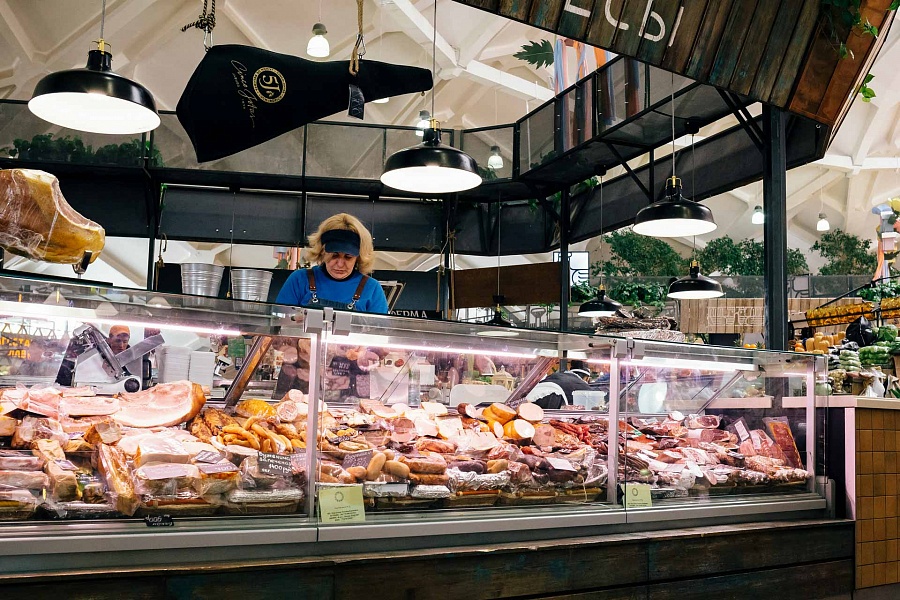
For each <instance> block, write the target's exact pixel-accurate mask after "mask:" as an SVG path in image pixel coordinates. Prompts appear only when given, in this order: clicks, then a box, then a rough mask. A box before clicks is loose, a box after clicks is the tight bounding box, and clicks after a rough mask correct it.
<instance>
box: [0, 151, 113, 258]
mask: <svg viewBox="0 0 900 600" xmlns="http://www.w3.org/2000/svg"><path fill="white" fill-rule="evenodd" d="M105 242H106V234H105V232H104V230H103V227H101V226H100V225H99V224H97V223H94V222H93V221H91V220H89V219H86V218H84V216H82V215H81V214H79V213H78V212H77V211H76V210H75V209H73V208H72V207H71V206H69V203H68V202H66V199H65V198H64V197H63V195H62V192H61V191H60V189H59V180H57V179H56V177H54V176H53V175H51V174H50V173H45V172H44V171H35V170H31V169H8V170H0V246H2V247H3V248H4V249H6V250H7V251H8V252H10V253H12V254H17V255H19V256H24V257H27V258H31V259H34V260H40V261H45V262H52V263H63V264H77V263H80V262H81V261H82V260H83V258H84V255H85V251H90V252H91V257H90V260H91V262H93V261H94V260H96V259H97V257H98V256H100V252H101V251H102V250H103V246H104V244H105Z"/></svg>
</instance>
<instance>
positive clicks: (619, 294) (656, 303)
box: [609, 281, 668, 315]
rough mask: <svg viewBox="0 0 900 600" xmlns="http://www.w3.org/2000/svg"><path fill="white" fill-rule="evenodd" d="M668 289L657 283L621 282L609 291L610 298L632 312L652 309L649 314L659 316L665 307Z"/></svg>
mask: <svg viewBox="0 0 900 600" xmlns="http://www.w3.org/2000/svg"><path fill="white" fill-rule="evenodd" d="M667 294H668V289H666V288H665V287H663V286H662V285H661V284H658V283H635V282H632V281H623V282H621V283H617V284H616V285H615V286H613V288H612V289H611V290H610V293H609V295H610V297H612V298H615V299H616V301H617V302H621V303H622V304H623V305H625V306H631V307H632V308H633V309H634V310H638V309H640V308H644V309H646V308H653V309H654V310H653V311H650V313H651V314H653V315H656V314H659V313H660V312H661V311H662V309H663V308H665V307H666V296H667Z"/></svg>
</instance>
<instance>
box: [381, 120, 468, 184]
mask: <svg viewBox="0 0 900 600" xmlns="http://www.w3.org/2000/svg"><path fill="white" fill-rule="evenodd" d="M432 124H435V122H434V121H432ZM381 183H383V184H384V185H386V186H388V187H392V188H394V189H397V190H403V191H405V192H415V193H419V194H449V193H452V192H461V191H463V190H469V189H472V188H473V187H476V186H478V185H480V184H481V176H480V175H479V174H478V165H477V164H476V163H475V159H474V158H472V157H471V156H469V155H468V154H466V153H465V152H463V151H461V150H457V149H456V148H451V147H450V146H444V145H443V144H441V135H440V130H439V129H436V128H435V127H429V128H428V129H426V130H425V137H424V140H423V141H422V143H421V144H419V145H418V146H413V147H411V148H406V149H404V150H400V151H398V152H395V153H394V154H392V155H391V156H390V157H389V158H388V159H387V162H385V165H384V172H383V173H382V174H381Z"/></svg>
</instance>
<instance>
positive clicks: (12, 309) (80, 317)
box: [0, 300, 241, 336]
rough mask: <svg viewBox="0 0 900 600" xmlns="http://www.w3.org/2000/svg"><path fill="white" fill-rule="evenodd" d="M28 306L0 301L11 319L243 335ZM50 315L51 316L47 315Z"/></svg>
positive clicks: (0, 308)
mask: <svg viewBox="0 0 900 600" xmlns="http://www.w3.org/2000/svg"><path fill="white" fill-rule="evenodd" d="M22 306H27V305H25V304H23V303H19V302H10V301H8V300H4V301H0V314H2V315H8V316H11V317H23V318H28V319H45V320H50V319H52V318H56V319H67V320H77V321H82V322H85V323H94V324H102V325H126V326H129V327H144V328H150V329H166V330H169V331H185V332H188V333H205V334H212V335H231V336H238V335H241V332H240V331H239V330H237V329H226V328H224V327H202V326H199V327H198V326H194V325H175V324H170V323H149V322H146V321H130V320H127V319H116V318H105V317H97V316H95V313H94V311H92V310H90V309H77V308H74V309H73V308H66V312H71V313H74V314H54V313H56V312H57V311H56V310H54V307H52V306H48V305H39V307H40V309H39V310H40V311H42V312H45V314H40V313H38V312H37V311H34V312H32V311H28V310H23V309H22V308H21V307H22ZM46 313H50V314H46Z"/></svg>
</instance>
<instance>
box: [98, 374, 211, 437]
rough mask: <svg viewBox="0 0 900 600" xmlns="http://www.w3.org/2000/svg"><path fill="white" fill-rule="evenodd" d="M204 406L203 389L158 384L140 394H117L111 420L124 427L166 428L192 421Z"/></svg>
mask: <svg viewBox="0 0 900 600" xmlns="http://www.w3.org/2000/svg"><path fill="white" fill-rule="evenodd" d="M205 403H206V396H204V394H203V388H202V387H201V386H200V385H198V384H196V383H191V382H190V381H175V382H172V383H161V384H159V385H157V386H156V387H152V388H150V389H149V390H144V391H142V392H135V393H133V394H129V393H122V394H119V405H120V408H119V412H117V413H116V414H114V415H113V417H112V418H113V419H115V420H116V421H117V422H118V423H119V424H120V425H125V426H126V427H168V426H170V425H177V424H179V423H184V422H185V421H188V420H190V419H192V418H194V417H195V416H197V413H199V412H200V409H201V408H203V405H204V404H205Z"/></svg>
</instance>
